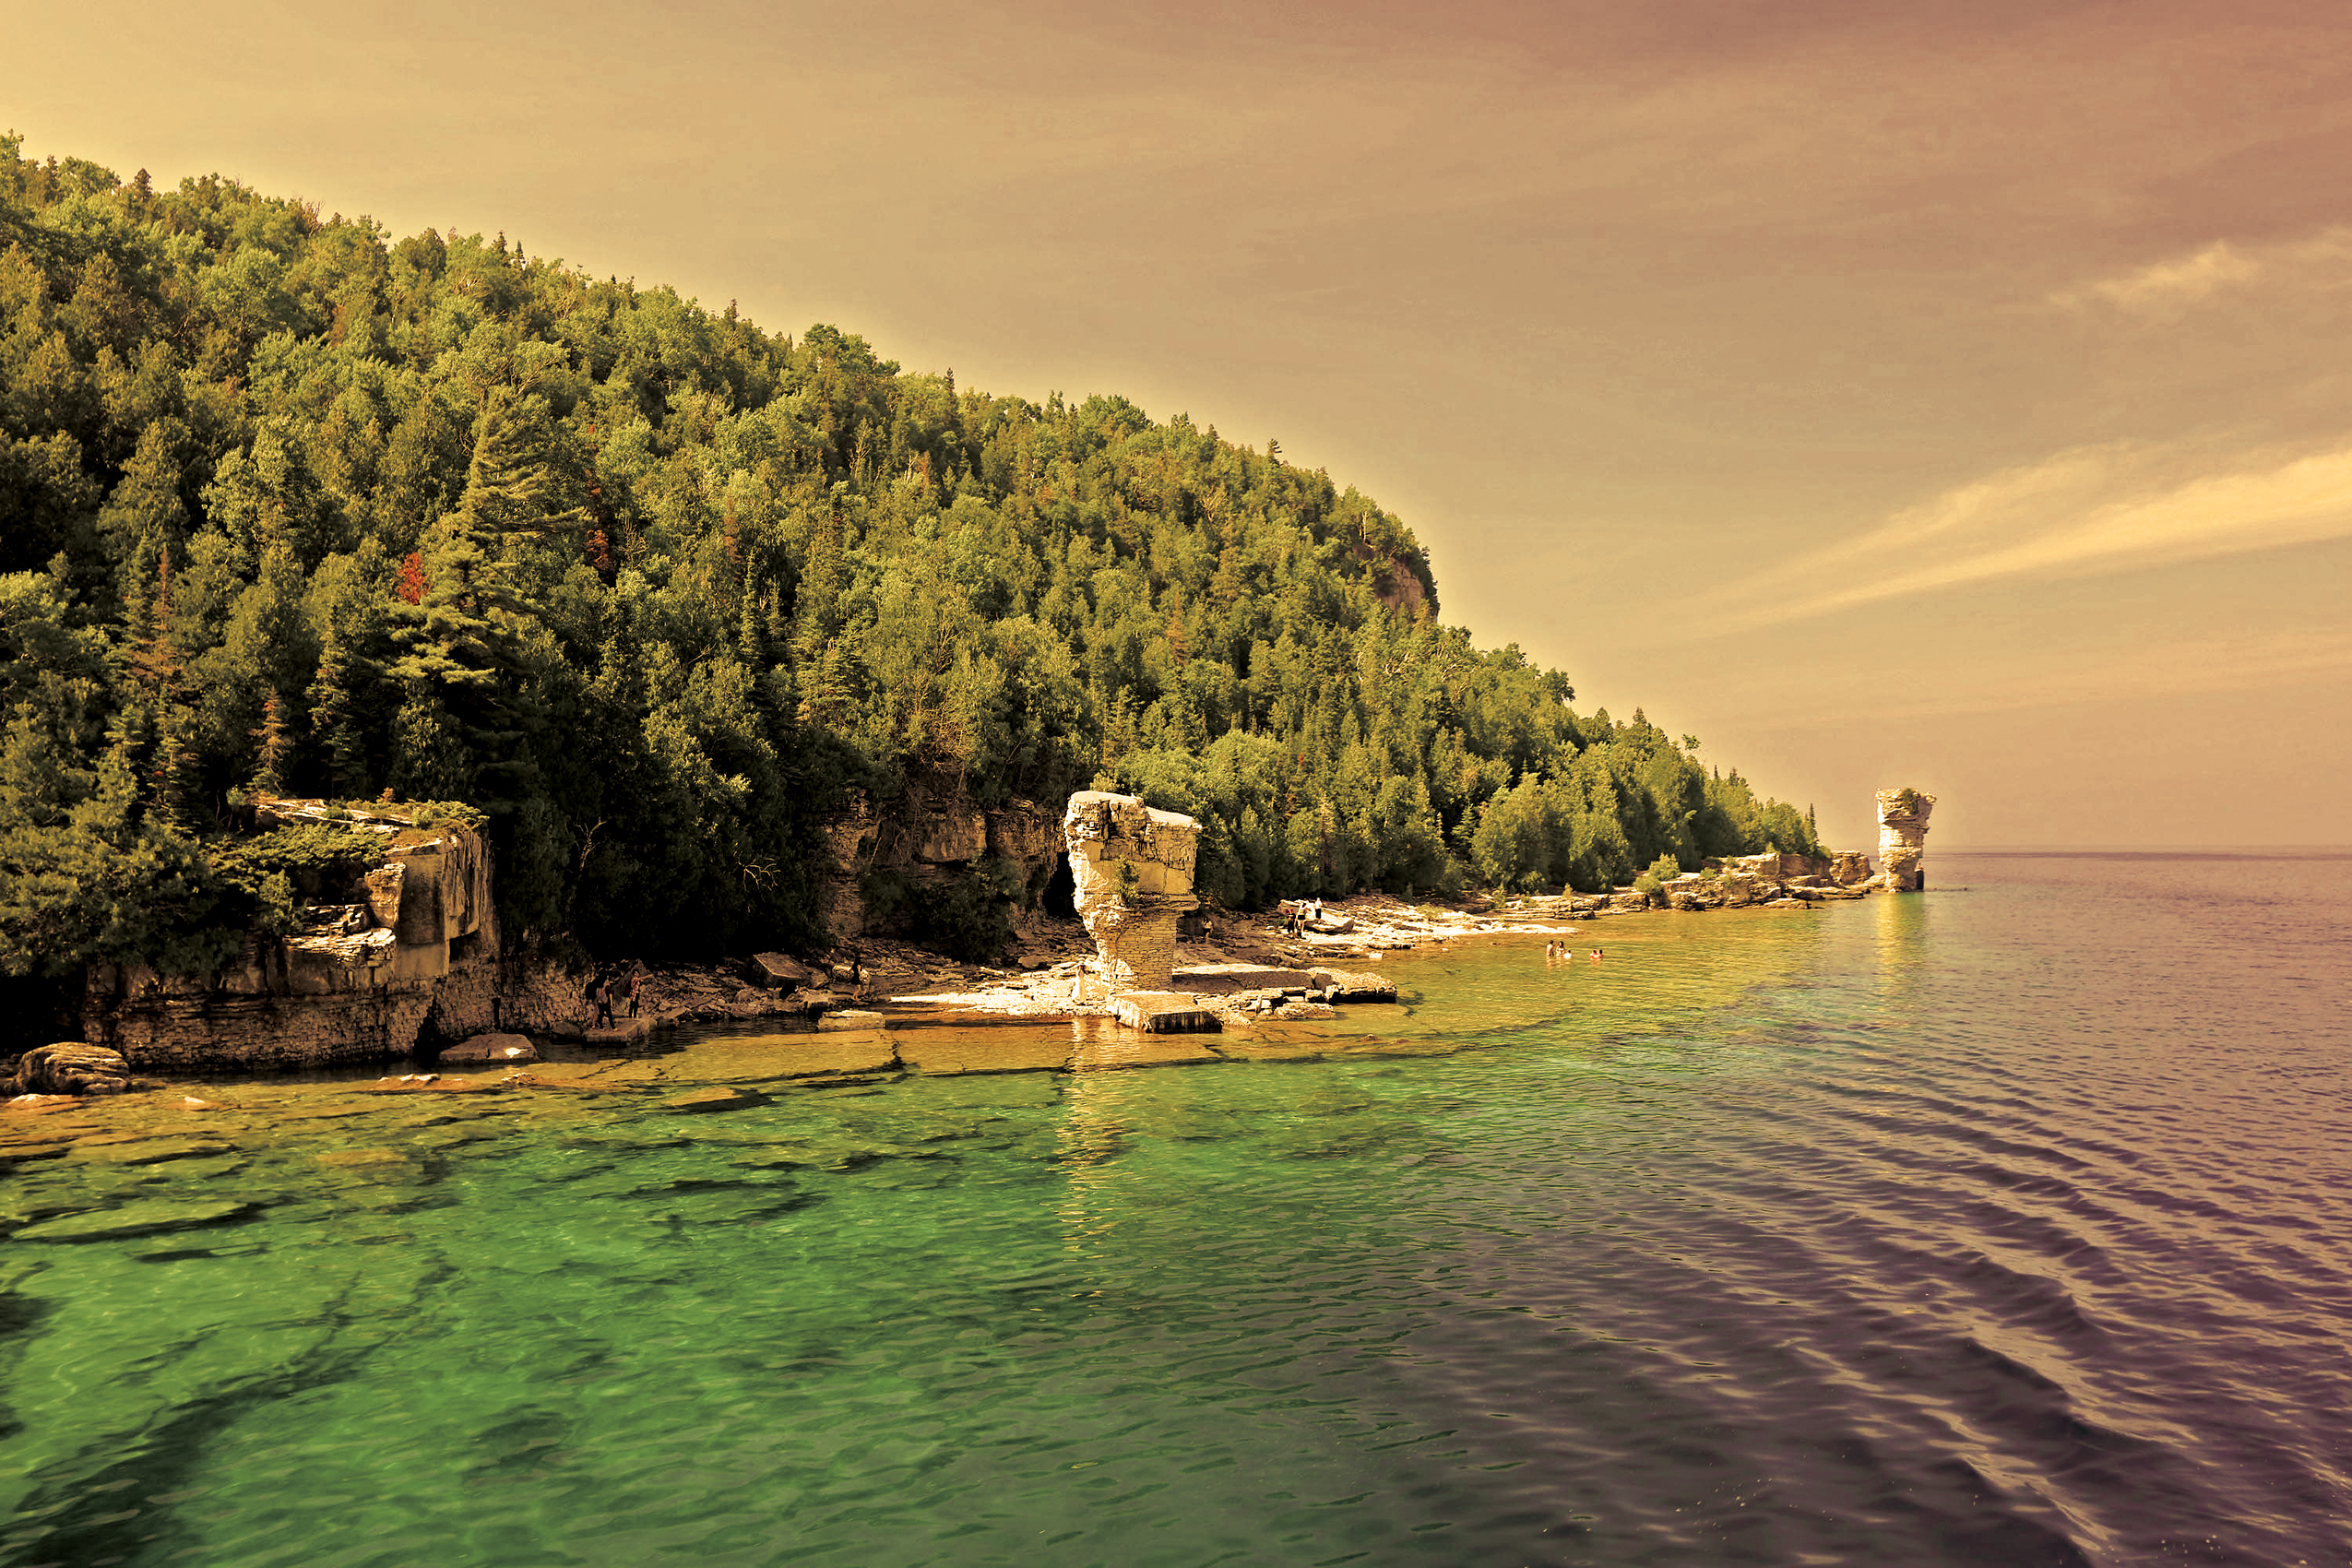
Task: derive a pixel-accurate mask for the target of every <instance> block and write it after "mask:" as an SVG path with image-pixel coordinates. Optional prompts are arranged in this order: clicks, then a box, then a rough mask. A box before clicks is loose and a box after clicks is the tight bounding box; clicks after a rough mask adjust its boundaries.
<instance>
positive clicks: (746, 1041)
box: [662, 1030, 898, 1083]
mask: <svg viewBox="0 0 2352 1568" xmlns="http://www.w3.org/2000/svg"><path fill="white" fill-rule="evenodd" d="M891 1039H892V1037H891V1036H890V1035H888V1034H885V1033H883V1032H882V1031H880V1030H864V1031H861V1032H859V1033H856V1034H849V1033H841V1034H789V1035H785V1034H778V1035H752V1036H743V1035H729V1036H725V1037H722V1038H720V1039H708V1040H704V1041H702V1042H700V1043H699V1044H697V1045H695V1046H694V1047H693V1048H692V1049H690V1050H688V1051H685V1052H684V1053H683V1057H664V1058H663V1059H662V1060H663V1061H664V1062H665V1063H671V1068H672V1072H673V1075H675V1076H678V1077H682V1078H689V1079H693V1078H700V1079H705V1080H707V1081H709V1082H712V1083H759V1082H764V1081H768V1080H773V1079H778V1078H824V1077H837V1076H840V1075H849V1074H860V1073H886V1072H889V1071H891V1070H893V1069H894V1068H896V1067H897V1065H898V1054H897V1051H893V1050H892V1049H891Z"/></svg>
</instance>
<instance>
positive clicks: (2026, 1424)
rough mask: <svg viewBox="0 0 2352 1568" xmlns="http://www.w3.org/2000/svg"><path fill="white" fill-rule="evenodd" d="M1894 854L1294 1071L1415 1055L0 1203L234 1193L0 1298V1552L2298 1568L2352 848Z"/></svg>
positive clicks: (104, 1178) (2307, 1533)
mask: <svg viewBox="0 0 2352 1568" xmlns="http://www.w3.org/2000/svg"><path fill="white" fill-rule="evenodd" d="M1934 864H1935V867H1936V869H1937V872H1938V874H1939V876H1940V877H1941V878H1942V880H1945V881H1950V882H1954V883H1965V884H1966V885H1967V890H1966V891H1958V890H1954V891H1951V892H1937V893H1931V894H1930V895H1928V896H1926V897H1910V898H1896V899H1873V900H1871V901H1869V902H1867V903H1861V904H1851V905H1841V906H1837V907H1835V908H1832V909H1827V910H1825V911H1823V912H1822V913H1820V914H1816V915H1785V914H1777V913H1762V914H1754V913H1750V914H1718V915H1703V916H1695V917H1681V916H1674V917H1669V916H1655V917H1646V918H1644V919H1640V920H1627V921H1604V922H1598V923H1596V924H1594V925H1591V926H1588V927H1587V928H1586V931H1585V932H1582V933H1580V938H1579V940H1580V944H1583V945H1590V944H1595V943H1600V944H1606V945H1607V947H1608V949H1609V956H1608V957H1607V959H1606V960H1605V961H1604V962H1602V963H1599V964H1594V963H1590V962H1588V961H1578V962H1576V963H1573V964H1569V965H1564V966H1558V967H1547V966H1546V965H1545V964H1544V963H1543V961H1542V958H1541V950H1540V944H1539V943H1538V944H1516V945H1508V946H1489V947H1484V948H1479V949H1475V950H1461V951H1455V952H1452V953H1446V954H1440V955H1434V956H1424V957H1417V958H1414V959H1411V960H1408V961H1405V962H1401V963H1397V964H1396V965H1395V968H1396V973H1397V974H1398V976H1399V978H1400V979H1401V980H1403V982H1404V985H1405V989H1406V992H1407V994H1408V999H1409V1000H1410V1006H1409V1009H1405V1010H1400V1009H1381V1008H1355V1009H1349V1010H1348V1017H1347V1019H1345V1020H1343V1022H1342V1024H1341V1025H1339V1026H1337V1027H1336V1032H1337V1033H1339V1034H1341V1035H1347V1034H1350V1033H1360V1032H1364V1031H1373V1032H1377V1033H1378V1034H1379V1035H1380V1036H1381V1037H1382V1038H1383V1039H1384V1040H1387V1041H1390V1042H1393V1043H1395V1044H1396V1046H1397V1048H1398V1049H1400V1050H1403V1051H1417V1050H1430V1051H1437V1050H1450V1051H1452V1053H1451V1054H1440V1055H1410V1054H1399V1055H1393V1056H1387V1057H1381V1058H1375V1059H1370V1060H1359V1059H1348V1060H1327V1061H1316V1062H1300V1063H1278V1064H1277V1063H1232V1064H1225V1065H1215V1066H1203V1067H1192V1068H1171V1069H1163V1070H1152V1071H1108V1072H1093V1073H1079V1074H1028V1075H968V1076H956V1077H922V1076H906V1077H900V1078H897V1079H892V1080H886V1081H880V1082H873V1083H868V1084H863V1085H852V1086H850V1087H832V1088H817V1087H802V1088H791V1087H781V1088H779V1089H778V1091H777V1092H776V1095H775V1098H774V1099H772V1100H771V1101H770V1102H769V1103H766V1104H764V1105H759V1106H756V1107H754V1108H753V1109H748V1110H742V1111H732V1112H729V1113H726V1114H721V1115H686V1114H682V1113H679V1112H676V1111H669V1110H665V1109H662V1108H660V1107H659V1105H658V1103H656V1102H654V1101H652V1100H648V1099H625V1098H621V1097H615V1098H613V1099H605V1100H599V1101H593V1102H588V1103H585V1104H582V1103H577V1102H575V1103H570V1104H567V1105H565V1106H564V1107H562V1108H561V1109H560V1111H549V1110H547V1109H545V1108H544V1107H540V1106H537V1105H534V1106H533V1107H532V1108H531V1109H530V1110H529V1111H523V1110H519V1109H517V1106H516V1104H515V1103H514V1102H517V1101H522V1100H526V1099H532V1098H533V1097H520V1096H500V1097H494V1102H493V1103H488V1104H478V1103H475V1102H472V1101H468V1102H462V1103H459V1102H453V1103H451V1104H450V1105H447V1106H439V1105H425V1104H421V1103H420V1102H418V1101H415V1100H412V1099H411V1100H401V1101H398V1102H395V1103H393V1104H390V1105H386V1106H380V1107H371V1108H370V1109H369V1110H367V1111H365V1112H363V1113H362V1114H359V1115H355V1116H346V1117H340V1118H328V1119H321V1120H315V1121H308V1122H299V1121H297V1122H285V1121H279V1122H272V1123H264V1122H263V1121H262V1120H261V1119H258V1118H255V1119H251V1120H249V1121H247V1122H245V1123H236V1122H233V1121H225V1122H224V1121H216V1122H213V1123H207V1124H206V1129H205V1136H206V1137H207V1138H208V1139H209V1140H211V1142H210V1143H208V1144H207V1145H205V1146H204V1147H205V1148H206V1149H210V1148H211V1147H212V1145H214V1144H220V1145H226V1146H227V1147H225V1148H222V1149H219V1150H217V1151H215V1152H203V1151H202V1150H199V1151H198V1152H196V1153H192V1154H190V1155H188V1156H187V1157H185V1158H179V1159H173V1160H167V1161H162V1162H158V1163H151V1164H146V1165H139V1166H134V1167H127V1168H116V1167H111V1166H107V1165H105V1164H103V1163H102V1162H93V1161H90V1160H88V1159H83V1158H74V1159H47V1160H39V1161H29V1162H28V1163H26V1164H23V1165H20V1166H18V1168H17V1169H16V1170H15V1171H14V1172H13V1173H12V1174H10V1175H9V1176H8V1177H7V1182H8V1186H9V1192H10V1199H11V1205H10V1214H11V1216H12V1217H13V1218H10V1219H9V1220H8V1223H11V1224H19V1223H36V1222H38V1219H39V1218H40V1217H42V1216H55V1215H58V1214H61V1213H62V1214H67V1215H70V1214H72V1213H73V1212H74V1211H75V1210H76V1209H77V1208H80V1209H89V1210H97V1209H102V1208H103V1207H104V1206H106V1205H109V1204H121V1203H126V1202H132V1201H145V1202H152V1201H154V1200H155V1199H156V1198H157V1197H158V1196H159V1195H163V1196H168V1197H174V1198H191V1199H193V1198H205V1199H214V1198H220V1199H227V1198H233V1199H239V1200H244V1201H248V1202H251V1203H253V1204H255V1205H257V1207H255V1208H254V1209H253V1210H252V1211H251V1212H250V1213H248V1214H245V1215H244V1216H243V1217H242V1218H239V1217H233V1216H232V1217H230V1218H225V1219H223V1220H222V1221H221V1222H220V1223H218V1224H215V1225H212V1226H210V1227H208V1228H205V1229H194V1230H178V1231H172V1232H169V1233H163V1234H155V1235H148V1236H143V1237H137V1238H130V1239H115V1240H107V1241H82V1242H78V1243H76V1242H71V1241H38V1240H17V1241H11V1242H10V1243H9V1244H8V1245H7V1246H6V1248H5V1250H0V1285H5V1286H6V1287H7V1292H6V1294H5V1295H4V1296H0V1353H5V1357H6V1363H5V1372H6V1384H5V1400H6V1410H5V1411H4V1412H0V1434H5V1446H4V1447H0V1454H5V1455H6V1459H7V1461H8V1463H7V1464H6V1467H5V1468H6V1472H7V1475H6V1479H5V1481H0V1485H6V1487H8V1488H11V1489H13V1490H14V1493H15V1495H16V1496H17V1497H18V1499H19V1500H20V1501H19V1502H18V1505H17V1507H16V1511H15V1514H14V1517H13V1519H12V1521H11V1523H10V1526H9V1533H8V1534H7V1535H6V1537H5V1538H4V1539H0V1559H5V1560H6V1562H11V1563H25V1564H31V1563H63V1564H73V1565H75V1568H90V1565H96V1564H101V1563H110V1562H114V1563H125V1564H137V1565H142V1568H145V1565H150V1564H164V1563H174V1564H177V1563H196V1564H205V1565H208V1568H231V1565H236V1568H247V1565H253V1568H258V1565H261V1564H303V1565H304V1568H361V1565H377V1564H410V1563H482V1564H502V1565H503V1564H516V1565H522V1564H532V1565H537V1564H599V1565H602V1564H614V1565H619V1564H636V1563H647V1562H694V1563H708V1564H733V1563H742V1564H754V1563H777V1562H813V1563H838V1564H849V1565H856V1564H892V1565H895V1564H912V1563H943V1564H980V1563H1018V1564H1025V1565H1034V1568H1057V1565H1063V1564H1070V1565H1075V1564H1087V1563H1103V1564H1118V1565H1122V1568H1126V1565H1144V1564H1170V1565H1175V1564H1187V1565H1189V1564H1206V1563H1216V1562H1233V1563H1301V1564H1305V1563H1336V1562H1362V1563H1435V1564H1497V1565H1506V1564H1509V1565H1533V1564H1549V1563H1607V1564H1636V1563H1885V1564H1945V1563H1953V1564H1958V1563H1981V1564H2002V1565H2022V1564H2042V1563H2049V1564H2064V1563H2078V1562H2096V1563H2102V1564H2123V1563H2141V1562H2210V1563H2247V1564H2265V1565H2269V1564H2291V1563H2310V1564H2319V1563H2335V1564H2340V1563H2343V1562H2346V1560H2347V1554H2352V1526H2347V1523H2346V1521H2347V1517H2352V1474H2347V1472H2348V1471H2352V1411H2347V1403H2348V1402H2352V1365H2348V1364H2347V1360H2346V1326H2347V1319H2346V1310H2347V1307H2352V1197H2347V1194H2346V1182H2345V1178H2346V1173H2347V1172H2346V1165H2347V1158H2346V1099H2345V1089H2346V1065H2345V1057H2346V1041H2347V1036H2348V1035H2352V1031H2347V1030H2346V1028H2345V1025H2344V1021H2343V1020H2344V1010H2345V1004H2346V1000H2347V996H2346V964H2347V960H2346V953H2347V945H2348V944H2347V937H2352V927H2347V923H2346V913H2345V911H2346V907H2347V902H2348V901H2352V897H2348V896H2352V861H2346V860H2341V859H2339V860H2322V861H2303V862H2297V861H2284V860H2262V859H2253V860H2249V859H2180V858H2171V859H2148V858H2068V859H2049V858H2025V857H1995V856H1963V855H1959V854H1950V853H1947V854H1942V855H1939V856H1938V857H1936V860H1935V862H1934ZM1325 1028H1328V1027H1325ZM1456 1048H1458V1049H1456Z"/></svg>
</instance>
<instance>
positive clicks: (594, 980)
mask: <svg viewBox="0 0 2352 1568" xmlns="http://www.w3.org/2000/svg"><path fill="white" fill-rule="evenodd" d="M642 973H643V971H642V970H641V969H640V968H638V966H636V964H631V965H630V966H629V967H628V968H627V969H626V970H625V971H624V972H623V973H622V974H621V975H620V976H619V977H617V978H616V977H614V976H612V975H611V974H609V973H607V972H606V971H605V970H603V969H599V970H597V971H596V973H594V974H593V975H590V976H589V977H588V990H587V992H585V993H583V995H582V997H581V1000H582V1001H584V1002H586V1003H587V1004H588V1006H589V1007H590V1008H591V1009H593V1010H594V1011H593V1014H592V1016H593V1019H594V1021H593V1022H592V1023H590V1024H589V1025H588V1028H592V1029H602V1028H611V1027H612V1022H613V1018H612V1004H613V1002H614V1001H615V1000H616V999H617V1000H619V1001H622V1002H625V1003H627V1004H628V1005H629V1014H628V1016H630V1017H632V1018H634V1017H636V1016H637V980H638V979H639V977H640V976H641V974H642Z"/></svg>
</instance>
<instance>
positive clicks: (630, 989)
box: [621, 964, 637, 1018]
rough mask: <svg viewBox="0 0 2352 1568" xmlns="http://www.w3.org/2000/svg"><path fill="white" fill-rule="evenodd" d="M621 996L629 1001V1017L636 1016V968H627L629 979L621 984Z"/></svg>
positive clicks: (631, 966) (632, 966)
mask: <svg viewBox="0 0 2352 1568" xmlns="http://www.w3.org/2000/svg"><path fill="white" fill-rule="evenodd" d="M621 994H622V995H624V996H625V997H627V998H628V999H629V1016H630V1017H632V1018H634V1017H636V1016H637V967H636V965H635V964H631V965H630V966H629V978H628V979H627V980H625V981H624V982H623V983H622V987H621Z"/></svg>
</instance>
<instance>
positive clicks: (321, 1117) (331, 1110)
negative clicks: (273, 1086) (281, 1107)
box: [275, 1105, 375, 1122]
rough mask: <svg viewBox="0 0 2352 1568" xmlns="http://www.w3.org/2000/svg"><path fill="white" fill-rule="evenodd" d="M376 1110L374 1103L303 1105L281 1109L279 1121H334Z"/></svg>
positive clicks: (277, 1115) (277, 1118) (278, 1116)
mask: <svg viewBox="0 0 2352 1568" xmlns="http://www.w3.org/2000/svg"><path fill="white" fill-rule="evenodd" d="M374 1110H375V1107H374V1106H373V1105H303V1106H297V1107H295V1108H294V1109H293V1110H291V1111H279V1112H278V1113H277V1114H276V1117H275V1120H277V1121H279V1122H332V1121H334V1120H336V1119H337V1118H339V1117H344V1116H365V1115H368V1114H370V1113H371V1112H373V1111H374Z"/></svg>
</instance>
